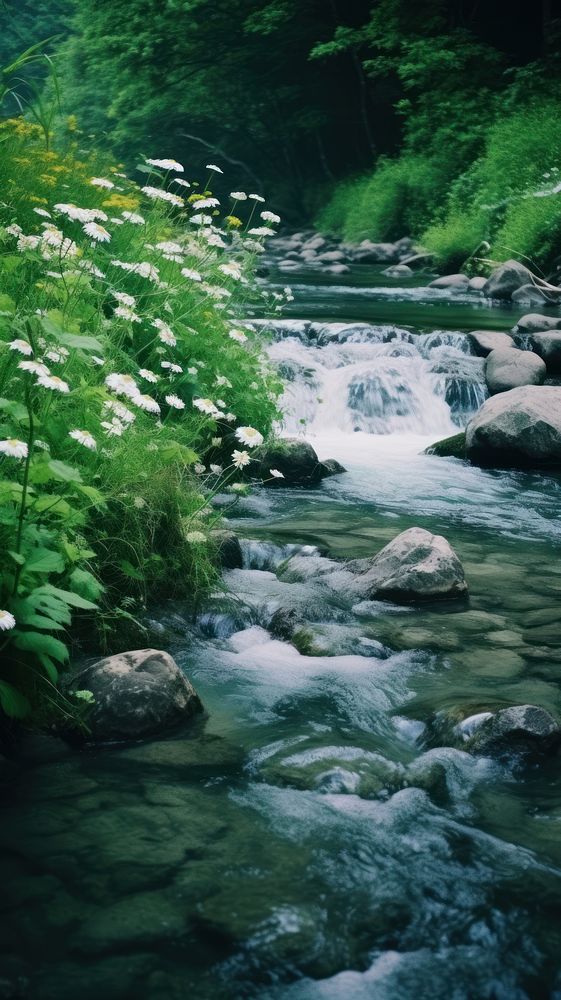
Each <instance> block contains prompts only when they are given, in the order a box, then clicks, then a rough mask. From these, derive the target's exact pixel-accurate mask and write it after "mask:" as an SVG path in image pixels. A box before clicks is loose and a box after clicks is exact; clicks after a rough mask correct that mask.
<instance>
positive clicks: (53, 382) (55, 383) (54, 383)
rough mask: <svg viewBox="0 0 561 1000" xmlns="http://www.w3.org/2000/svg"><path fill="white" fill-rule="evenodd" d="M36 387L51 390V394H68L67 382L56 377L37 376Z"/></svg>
mask: <svg viewBox="0 0 561 1000" xmlns="http://www.w3.org/2000/svg"><path fill="white" fill-rule="evenodd" d="M37 385H41V386H43V388H44V389H52V390H53V392H70V386H69V385H68V382H64V381H63V380H62V379H61V378H59V377H58V375H39V377H38V379H37Z"/></svg>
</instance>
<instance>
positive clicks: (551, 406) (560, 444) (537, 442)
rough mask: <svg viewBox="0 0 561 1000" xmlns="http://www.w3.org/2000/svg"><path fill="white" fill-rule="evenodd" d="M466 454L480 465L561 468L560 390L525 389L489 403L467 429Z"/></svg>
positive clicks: (542, 387)
mask: <svg viewBox="0 0 561 1000" xmlns="http://www.w3.org/2000/svg"><path fill="white" fill-rule="evenodd" d="M466 451H467V455H468V458H469V459H470V460H471V461H472V462H475V463H476V464H478V465H491V466H493V465H495V466H511V467H515V468H520V467H522V468H523V467H528V466H530V467H532V466H542V465H553V466H558V465H561V388H559V387H557V386H549V385H544V386H522V387H520V388H518V389H511V390H510V391H509V392H503V393H501V394H499V395H498V396H494V397H493V398H492V399H488V400H486V402H485V403H484V404H483V406H482V407H481V409H480V410H479V412H478V413H476V415H475V417H473V419H472V420H471V421H470V423H469V424H468V426H467V431H466Z"/></svg>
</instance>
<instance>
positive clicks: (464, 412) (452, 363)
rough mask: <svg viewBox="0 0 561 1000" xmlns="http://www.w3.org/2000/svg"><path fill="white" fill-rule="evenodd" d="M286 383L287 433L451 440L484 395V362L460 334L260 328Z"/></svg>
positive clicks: (311, 325)
mask: <svg viewBox="0 0 561 1000" xmlns="http://www.w3.org/2000/svg"><path fill="white" fill-rule="evenodd" d="M263 325H264V326H266V327H267V328H268V329H269V330H270V331H271V332H272V334H273V337H274V341H273V343H272V344H271V347H270V348H269V354H270V357H271V359H272V360H273V361H274V362H275V363H276V364H277V365H278V368H279V371H280V372H281V374H282V375H283V377H284V378H285V379H286V383H287V385H286V391H285V396H284V399H283V401H282V408H283V411H284V413H285V424H284V428H285V430H286V431H288V432H289V433H296V432H301V431H302V429H303V428H305V429H306V430H307V431H308V432H309V433H311V434H314V433H325V432H326V431H339V432H343V433H354V432H356V431H361V432H363V433H367V434H435V435H438V434H441V435H442V436H443V437H444V436H446V435H447V434H453V433H455V431H456V430H457V428H458V427H464V426H465V424H466V423H467V421H468V420H469V418H470V416H472V414H473V413H475V412H476V410H478V409H479V407H480V406H481V405H482V403H483V402H484V400H485V398H486V396H487V389H486V386H485V378H484V362H483V359H482V358H478V357H475V356H474V355H473V353H472V347H471V343H470V340H469V338H468V337H467V336H466V335H465V334H463V333H460V332H454V331H435V332H433V333H428V334H415V333H414V332H412V331H411V330H408V329H403V328H399V327H396V326H392V325H373V324H368V323H319V322H309V321H305V320H279V321H263Z"/></svg>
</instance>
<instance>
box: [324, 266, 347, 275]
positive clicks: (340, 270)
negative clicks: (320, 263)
mask: <svg viewBox="0 0 561 1000" xmlns="http://www.w3.org/2000/svg"><path fill="white" fill-rule="evenodd" d="M350 271H351V269H350V267H349V265H348V264H328V265H327V267H325V268H324V272H325V274H350Z"/></svg>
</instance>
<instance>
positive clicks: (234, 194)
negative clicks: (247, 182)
mask: <svg viewBox="0 0 561 1000" xmlns="http://www.w3.org/2000/svg"><path fill="white" fill-rule="evenodd" d="M230 198H233V200H234V201H247V195H246V193H245V191H230Z"/></svg>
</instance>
